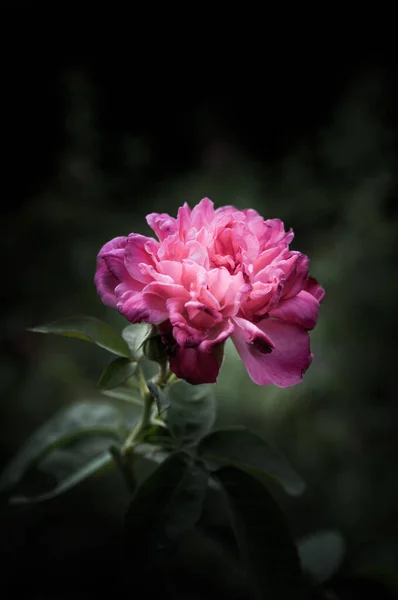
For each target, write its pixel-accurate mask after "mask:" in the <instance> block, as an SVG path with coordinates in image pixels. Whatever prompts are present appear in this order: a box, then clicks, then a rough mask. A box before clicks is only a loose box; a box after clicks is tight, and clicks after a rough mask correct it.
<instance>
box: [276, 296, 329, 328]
mask: <svg viewBox="0 0 398 600" xmlns="http://www.w3.org/2000/svg"><path fill="white" fill-rule="evenodd" d="M318 312H319V302H318V300H317V299H316V298H315V297H314V296H312V295H311V294H309V293H308V292H305V291H302V292H300V293H299V294H297V296H294V297H293V298H289V299H288V300H282V302H280V303H279V304H278V305H277V306H276V308H273V309H272V310H271V311H270V312H269V316H270V317H275V318H277V319H281V320H282V321H286V322H287V323H296V325H301V327H304V329H313V328H314V327H315V325H316V322H317V320H318Z"/></svg>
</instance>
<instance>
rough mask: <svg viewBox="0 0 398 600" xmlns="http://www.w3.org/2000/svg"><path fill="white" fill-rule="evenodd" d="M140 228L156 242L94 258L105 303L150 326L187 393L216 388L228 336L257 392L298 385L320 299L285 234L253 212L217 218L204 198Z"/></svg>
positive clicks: (121, 242)
mask: <svg viewBox="0 0 398 600" xmlns="http://www.w3.org/2000/svg"><path fill="white" fill-rule="evenodd" d="M147 222H148V224H149V226H150V227H151V228H152V229H153V231H154V232H155V234H156V236H157V238H158V239H157V240H156V239H153V238H150V237H145V236H143V235H139V234H137V233H131V234H130V235H128V236H127V237H117V238H115V239H113V240H111V241H110V242H108V243H107V244H105V245H104V246H103V248H102V249H101V251H100V252H99V254H98V257H97V270H96V274H95V284H96V287H97V290H98V293H99V295H100V297H101V299H102V301H103V302H104V304H106V305H108V306H112V307H115V308H117V309H118V310H119V312H120V313H121V314H122V315H123V316H124V317H126V319H127V320H128V321H130V322H131V323H139V322H146V323H151V324H154V325H158V328H159V331H160V334H161V336H162V341H163V343H164V344H165V346H166V349H167V353H168V355H169V361H170V368H171V370H172V371H173V372H174V373H175V374H176V375H177V377H179V378H181V379H185V380H186V381H188V382H189V383H191V384H200V383H213V382H215V381H216V379H217V375H218V372H219V369H220V366H221V363H222V358H223V349H224V343H225V341H226V340H227V338H229V337H230V338H231V339H232V341H233V343H234V345H235V348H236V350H237V351H238V353H239V355H240V357H241V359H242V361H243V363H244V364H245V366H246V369H247V371H248V373H249V375H250V377H251V378H252V380H253V381H254V382H255V383H257V384H260V385H267V384H270V383H273V384H275V385H277V386H279V387H288V386H291V385H294V384H296V383H299V382H300V381H301V380H302V377H303V373H304V372H305V371H306V369H307V368H308V366H309V365H310V363H311V360H312V353H311V350H310V338H309V334H308V330H310V329H312V328H313V327H314V326H315V324H316V322H317V318H318V311H319V304H320V302H321V301H322V299H323V297H324V294H325V292H324V290H323V288H322V287H321V286H320V285H319V284H318V283H317V281H316V280H315V279H314V278H312V277H310V276H309V274H308V258H307V256H305V255H304V254H301V253H300V252H295V251H291V250H289V244H290V242H291V241H292V239H293V236H294V234H293V232H292V231H289V232H287V233H286V232H285V230H284V225H283V223H282V221H280V220H279V219H269V220H264V219H263V217H261V216H260V215H259V214H258V213H257V212H256V211H255V210H252V209H247V210H238V209H236V208H234V207H233V206H224V207H222V208H218V209H217V210H215V209H214V205H213V203H212V202H211V201H210V200H209V199H208V198H204V199H203V200H202V201H201V202H199V204H197V205H196V206H195V207H194V208H193V209H192V210H191V209H190V208H189V206H188V205H187V204H184V206H182V207H181V208H180V209H179V210H178V216H177V218H176V219H175V218H173V217H171V216H169V215H168V214H158V213H152V214H150V215H148V216H147Z"/></svg>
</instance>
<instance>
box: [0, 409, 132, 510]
mask: <svg viewBox="0 0 398 600" xmlns="http://www.w3.org/2000/svg"><path fill="white" fill-rule="evenodd" d="M139 412H140V410H139V409H138V408H136V407H135V406H129V407H128V410H127V411H124V413H122V412H121V411H119V410H118V409H117V408H115V407H114V406H112V405H111V404H109V403H106V402H102V401H98V400H96V401H93V402H90V401H84V402H78V403H76V404H73V405H71V406H69V407H68V408H67V409H65V410H62V411H60V412H59V413H57V414H56V415H54V416H53V417H52V418H51V419H50V420H49V421H48V422H47V423H45V424H44V425H43V426H42V427H40V428H39V429H38V430H37V431H35V432H34V433H33V434H32V436H31V437H30V438H29V439H28V440H27V442H26V443H25V444H24V445H23V446H22V447H21V448H20V450H19V452H18V453H17V454H16V456H15V457H14V458H13V459H12V460H11V462H10V463H9V465H8V466H7V468H6V469H5V471H4V472H3V473H2V475H1V478H0V491H2V492H7V493H8V495H9V494H10V492H12V493H14V494H15V488H16V486H18V492H17V494H18V496H23V497H25V498H30V499H32V500H35V498H36V497H37V498H39V499H46V498H48V497H50V496H48V494H50V493H51V494H52V495H54V494H55V495H57V494H58V493H60V491H63V490H65V489H69V488H70V487H71V486H72V485H75V483H74V482H76V483H78V482H79V481H81V479H82V478H83V477H84V476H88V475H89V474H90V473H91V472H93V471H92V470H93V469H94V468H95V465H96V464H97V463H96V461H97V459H98V461H99V464H101V460H100V457H101V455H103V454H104V452H105V451H107V449H108V448H109V446H110V444H111V443H115V440H116V441H118V442H119V443H120V442H121V440H122V436H123V437H124V435H125V433H124V432H125V430H126V428H130V427H131V426H132V425H133V423H134V422H135V421H136V420H137V418H138V413H139ZM104 460H105V459H104ZM33 470H35V472H36V474H37V473H38V474H39V475H40V474H42V475H43V474H44V475H45V476H46V477H45V482H43V481H40V479H43V477H42V478H40V477H38V476H36V475H35V476H34V477H32V478H31V480H32V481H31V485H30V484H29V475H30V474H31V473H32V471H33ZM85 473H86V474H87V475H85ZM43 488H44V489H43ZM59 490H60V491H59Z"/></svg>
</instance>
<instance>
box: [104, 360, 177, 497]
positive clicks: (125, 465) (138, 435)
mask: <svg viewBox="0 0 398 600" xmlns="http://www.w3.org/2000/svg"><path fill="white" fill-rule="evenodd" d="M137 375H138V382H139V387H140V390H141V396H142V398H143V401H144V405H143V412H142V415H141V418H140V420H139V421H138V423H137V424H136V426H135V427H134V428H133V430H132V431H131V433H130V435H129V436H128V437H127V439H126V441H125V443H124V445H123V447H122V449H121V450H117V449H115V448H113V449H111V453H112V455H113V458H114V460H115V462H116V463H117V465H118V466H119V468H120V469H121V471H122V473H123V475H124V478H125V480H126V484H127V487H128V488H129V489H130V490H131V491H134V489H135V481H134V474H133V469H132V464H131V460H132V459H131V455H132V452H133V449H134V446H135V445H136V444H139V443H140V441H141V440H142V434H143V433H145V431H146V430H147V429H148V426H149V425H150V424H151V420H152V407H153V403H154V398H153V396H152V394H151V392H150V391H149V389H148V386H147V384H146V381H145V376H144V373H143V370H142V368H141V367H140V366H138V368H137ZM169 379H170V371H169V369H168V364H167V363H164V364H163V363H161V364H160V371H159V375H158V377H157V381H156V383H157V384H158V385H159V386H164V385H166V384H167V383H168V381H169ZM129 459H130V460H129Z"/></svg>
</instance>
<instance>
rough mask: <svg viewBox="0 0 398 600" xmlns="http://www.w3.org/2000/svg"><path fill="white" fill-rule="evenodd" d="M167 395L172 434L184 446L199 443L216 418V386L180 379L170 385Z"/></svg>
mask: <svg viewBox="0 0 398 600" xmlns="http://www.w3.org/2000/svg"><path fill="white" fill-rule="evenodd" d="M168 398H169V402H170V405H171V406H170V408H169V409H168V411H167V418H166V422H167V424H168V427H169V428H170V431H171V433H172V435H173V436H174V438H175V439H176V440H177V441H178V442H179V443H181V444H182V445H188V446H189V445H193V444H196V443H197V442H198V441H199V440H200V438H201V437H203V436H204V435H205V434H206V433H208V432H209V431H210V429H211V428H212V426H213V424H214V421H215V418H216V409H215V402H214V393H213V386H211V385H209V384H203V385H190V384H189V383H187V382H186V381H178V382H177V383H175V384H173V385H172V386H171V387H170V389H169V391H168Z"/></svg>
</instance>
